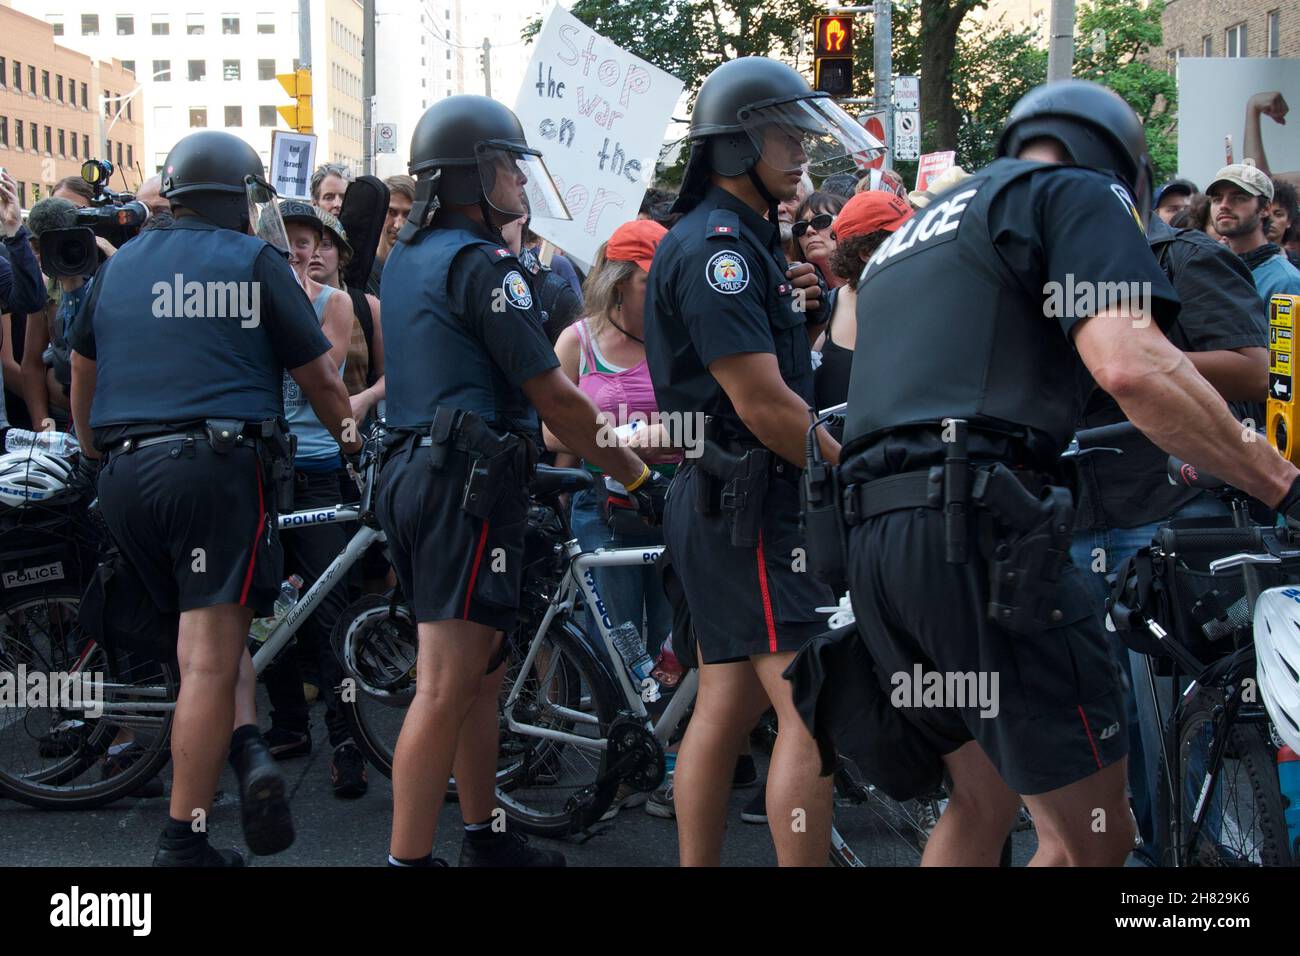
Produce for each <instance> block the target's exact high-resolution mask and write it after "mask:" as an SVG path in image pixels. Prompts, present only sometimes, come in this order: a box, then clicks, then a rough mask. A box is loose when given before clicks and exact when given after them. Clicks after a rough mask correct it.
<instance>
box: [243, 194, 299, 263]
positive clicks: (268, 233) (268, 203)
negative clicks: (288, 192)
mask: <svg viewBox="0 0 1300 956" xmlns="http://www.w3.org/2000/svg"><path fill="white" fill-rule="evenodd" d="M244 195H245V196H246V197H247V199H248V221H249V223H251V224H252V226H253V232H254V234H255V235H256V236H257V238H259V239H264V240H265V241H266V242H268V243H270V244H271V245H273V246H275V248H277V249H279V250H280V251H281V252H284V253H287V252H288V251H289V233H288V231H287V230H286V229H285V228H284V220H283V219H282V218H281V217H280V204H279V203H278V202H277V201H276V197H275V190H274V189H272V188H271V187H270V186H268V185H267V184H266V182H265V181H263V180H261V179H259V178H258V177H256V176H245V177H244Z"/></svg>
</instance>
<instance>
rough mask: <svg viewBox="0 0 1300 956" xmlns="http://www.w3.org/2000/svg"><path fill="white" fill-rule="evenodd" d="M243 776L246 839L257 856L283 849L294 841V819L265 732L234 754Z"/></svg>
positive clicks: (241, 797)
mask: <svg viewBox="0 0 1300 956" xmlns="http://www.w3.org/2000/svg"><path fill="white" fill-rule="evenodd" d="M230 763H231V765H232V766H233V767H234V768H235V776H237V777H238V778H239V804H240V813H241V816H242V820H243V824H244V840H245V841H246V842H247V843H248V848H249V849H250V850H252V851H253V853H254V854H256V855H257V856H267V855H269V854H271V853H279V852H280V851H281V850H287V849H288V848H289V847H291V846H292V845H293V837H294V833H293V819H292V818H291V817H290V815H289V801H288V800H287V799H286V798H285V785H284V777H282V776H281V775H280V771H279V770H278V769H277V768H276V766H275V758H274V757H272V756H271V751H270V750H269V749H267V746H266V743H265V741H263V740H262V738H261V736H260V735H259V736H255V737H251V738H250V739H248V740H247V741H245V742H244V744H243V746H242V747H240V748H239V749H238V750H237V751H236V752H234V753H232V754H231V755H230Z"/></svg>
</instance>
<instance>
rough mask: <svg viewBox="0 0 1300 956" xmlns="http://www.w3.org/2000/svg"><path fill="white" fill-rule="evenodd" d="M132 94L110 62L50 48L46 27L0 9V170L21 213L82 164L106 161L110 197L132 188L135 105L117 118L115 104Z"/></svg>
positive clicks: (137, 133) (138, 115)
mask: <svg viewBox="0 0 1300 956" xmlns="http://www.w3.org/2000/svg"><path fill="white" fill-rule="evenodd" d="M135 86H136V80H135V75H134V74H133V73H131V72H130V71H128V70H125V69H123V68H122V64H121V62H120V61H118V60H108V61H106V60H92V59H91V58H90V57H88V56H84V55H83V54H80V53H77V52H75V51H73V50H70V49H68V48H67V47H64V46H61V45H59V44H57V43H55V42H54V33H53V30H52V29H51V28H50V25H49V24H48V23H45V22H43V21H41V20H37V19H35V18H33V17H29V16H26V15H24V14H21V13H18V12H17V11H16V10H12V9H10V8H8V7H0V166H4V167H5V168H7V169H8V170H9V172H10V175H12V176H13V177H14V179H15V180H17V181H18V196H19V200H20V201H21V203H22V206H23V208H24V209H29V208H31V205H32V204H33V203H34V202H36V201H37V200H39V199H40V198H42V197H43V196H47V195H49V192H50V188H51V187H52V186H53V185H54V183H56V182H58V181H59V180H60V179H62V178H63V177H65V176H74V175H77V174H79V173H80V171H81V164H82V163H83V162H84V161H85V160H86V159H88V158H92V159H95V158H100V159H111V160H112V162H113V164H114V165H115V166H116V167H117V169H121V170H123V171H124V172H125V174H126V179H125V180H123V179H122V177H121V175H119V174H118V173H117V172H116V171H115V172H114V174H113V180H112V183H111V184H110V185H111V187H112V188H113V189H123V188H127V187H129V188H132V189H134V188H135V186H136V185H137V184H138V183H139V177H138V176H137V174H136V172H135V165H136V163H137V162H138V161H139V160H140V159H141V157H142V155H143V143H144V132H143V128H142V125H141V120H142V118H143V115H144V113H143V109H144V107H143V105H142V104H141V102H140V98H139V97H138V96H137V97H135V98H134V99H133V100H130V101H127V104H126V108H125V109H124V110H122V111H121V115H120V116H118V115H117V104H116V103H115V102H113V99H114V98H115V97H120V96H122V95H123V94H125V93H128V92H130V91H131V90H132V89H133V88H134V87H135Z"/></svg>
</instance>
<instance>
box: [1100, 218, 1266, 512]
mask: <svg viewBox="0 0 1300 956" xmlns="http://www.w3.org/2000/svg"><path fill="white" fill-rule="evenodd" d="M1147 238H1148V241H1149V243H1150V246H1151V250H1152V252H1154V253H1155V255H1156V257H1157V261H1158V262H1159V263H1160V264H1161V266H1162V268H1163V269H1164V270H1165V272H1166V274H1168V276H1169V277H1170V280H1171V281H1172V282H1173V284H1174V289H1175V290H1176V291H1177V292H1178V298H1179V299H1180V300H1181V301H1182V309H1181V310H1180V311H1179V313H1178V321H1177V322H1176V323H1174V324H1173V325H1172V326H1171V327H1170V328H1169V330H1168V333H1167V334H1168V336H1169V341H1170V342H1172V343H1173V344H1174V345H1175V346H1177V347H1178V348H1179V350H1181V351H1183V352H1214V351H1231V350H1236V349H1244V348H1266V347H1267V343H1268V318H1267V316H1266V314H1265V311H1264V303H1263V301H1262V300H1261V299H1260V297H1259V294H1258V293H1257V292H1256V291H1255V283H1254V280H1253V279H1252V278H1251V274H1250V270H1249V269H1248V268H1247V267H1246V264H1245V263H1244V262H1242V261H1241V258H1240V257H1239V256H1237V255H1236V254H1235V253H1233V251H1232V250H1231V249H1229V248H1228V247H1227V246H1224V245H1222V244H1221V243H1218V242H1215V241H1214V240H1213V239H1211V238H1210V237H1209V236H1207V235H1206V234H1205V233H1203V232H1201V231H1200V230H1198V229H1177V230H1176V229H1173V228H1171V227H1170V226H1168V225H1166V224H1165V221H1164V220H1163V219H1161V218H1160V217H1159V216H1152V217H1151V222H1150V224H1149V225H1148V227H1147ZM1087 382H1088V385H1089V387H1090V388H1091V389H1092V391H1091V393H1090V394H1089V396H1088V399H1087V402H1086V404H1085V407H1084V415H1083V419H1082V421H1081V422H1080V427H1081V428H1095V427H1098V426H1101V425H1109V424H1112V423H1114V422H1120V421H1124V420H1125V416H1124V413H1123V411H1121V410H1120V407H1119V405H1118V404H1117V403H1116V402H1115V399H1113V398H1112V397H1111V396H1110V395H1108V394H1106V393H1105V392H1104V391H1102V390H1101V389H1099V388H1096V386H1095V385H1094V384H1093V383H1092V380H1091V377H1089V378H1088V379H1087ZM1229 404H1230V407H1231V408H1232V409H1233V412H1234V413H1235V414H1236V415H1237V417H1238V418H1253V420H1254V421H1255V423H1256V425H1257V426H1262V425H1263V421H1264V419H1263V406H1262V404H1261V403H1247V402H1240V403H1229ZM1109 444H1112V445H1113V446H1114V447H1116V448H1119V449H1120V450H1121V451H1122V452H1123V453H1122V454H1119V455H1114V454H1100V455H1085V456H1083V457H1082V458H1080V459H1078V473H1079V502H1078V511H1077V521H1076V525H1077V527H1078V528H1080V529H1095V528H1135V527H1138V526H1139V525H1144V524H1149V523H1151V522H1153V521H1159V520H1161V519H1162V518H1166V517H1168V516H1169V515H1171V514H1173V513H1174V512H1175V511H1177V510H1178V508H1180V507H1181V506H1182V505H1184V504H1186V503H1187V502H1189V501H1191V500H1192V499H1193V498H1196V497H1197V496H1198V495H1200V492H1199V491H1197V490H1195V489H1192V488H1183V487H1179V486H1177V485H1171V484H1170V483H1169V481H1168V479H1167V478H1166V477H1165V462H1166V460H1167V458H1168V456H1167V455H1166V453H1165V452H1163V451H1161V450H1160V449H1159V448H1158V447H1156V446H1155V445H1154V444H1153V443H1152V442H1151V441H1150V440H1149V439H1147V438H1145V437H1144V436H1142V435H1140V434H1138V435H1132V436H1124V437H1122V438H1119V439H1116V440H1114V441H1113V442H1110V443H1109Z"/></svg>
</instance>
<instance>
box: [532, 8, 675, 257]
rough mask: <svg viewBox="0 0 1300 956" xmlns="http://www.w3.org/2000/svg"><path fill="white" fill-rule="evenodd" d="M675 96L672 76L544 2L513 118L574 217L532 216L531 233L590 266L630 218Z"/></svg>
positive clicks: (649, 173) (655, 156)
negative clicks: (546, 11)
mask: <svg viewBox="0 0 1300 956" xmlns="http://www.w3.org/2000/svg"><path fill="white" fill-rule="evenodd" d="M681 92H682V83H681V81H680V80H678V79H677V78H676V77H674V76H671V75H669V74H667V73H665V72H664V71H663V70H660V69H659V68H657V67H654V66H651V65H650V64H649V63H647V62H645V61H644V60H642V59H640V58H639V57H635V56H633V55H632V54H631V53H628V52H627V51H625V50H622V49H620V48H619V47H617V46H615V45H614V44H613V43H611V42H610V41H609V40H607V39H605V38H604V37H602V36H600V35H599V34H597V33H596V32H595V31H593V30H592V29H591V28H590V27H588V26H586V25H585V24H584V23H583V22H582V21H581V20H579V19H578V18H577V17H575V16H573V15H572V14H571V13H569V12H568V11H567V10H564V9H563V8H561V7H559V6H558V5H557V6H555V7H552V8H551V12H550V13H549V14H548V15H547V17H546V23H545V24H544V25H543V26H542V29H541V32H540V33H539V34H538V35H537V41H536V47H535V48H534V51H533V60H532V63H530V64H529V67H528V72H527V73H525V74H524V81H523V84H522V85H521V86H520V88H519V98H518V99H517V101H516V103H515V114H516V115H517V116H518V117H519V121H520V122H521V123H523V126H524V133H525V135H526V136H527V138H528V145H529V146H532V147H534V148H536V149H540V150H541V151H542V155H543V158H544V159H545V160H546V165H547V167H548V168H549V169H550V171H551V175H552V176H553V177H554V178H555V185H556V186H557V187H558V188H559V191H560V195H561V196H562V197H563V198H564V203H565V205H566V206H568V209H569V215H571V216H572V217H573V219H572V220H571V221H568V222H559V221H556V220H554V219H534V220H533V221H532V223H531V228H532V230H533V232H535V233H537V234H538V235H539V236H541V237H543V238H544V239H549V240H550V241H551V242H553V243H555V245H557V246H559V247H560V248H561V249H562V250H564V253H565V254H566V255H568V256H569V257H570V258H572V259H575V260H577V261H579V262H580V263H590V262H591V261H592V260H593V259H594V258H595V257H596V250H597V248H598V247H599V246H600V244H601V243H602V242H604V241H605V240H606V239H608V238H609V235H610V233H611V232H613V231H614V229H615V228H617V227H618V226H620V225H622V224H623V223H625V222H628V221H629V220H632V219H635V218H636V214H637V210H638V209H639V207H640V205H641V198H642V196H644V194H645V190H646V187H647V186H648V185H650V183H651V181H652V180H653V178H654V170H655V161H656V159H658V156H659V150H660V148H661V147H662V146H663V138H664V130H665V129H667V127H668V121H669V120H670V119H671V118H672V111H673V107H674V106H675V105H676V104H677V100H678V98H679V97H680V96H681Z"/></svg>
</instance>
